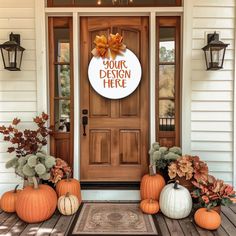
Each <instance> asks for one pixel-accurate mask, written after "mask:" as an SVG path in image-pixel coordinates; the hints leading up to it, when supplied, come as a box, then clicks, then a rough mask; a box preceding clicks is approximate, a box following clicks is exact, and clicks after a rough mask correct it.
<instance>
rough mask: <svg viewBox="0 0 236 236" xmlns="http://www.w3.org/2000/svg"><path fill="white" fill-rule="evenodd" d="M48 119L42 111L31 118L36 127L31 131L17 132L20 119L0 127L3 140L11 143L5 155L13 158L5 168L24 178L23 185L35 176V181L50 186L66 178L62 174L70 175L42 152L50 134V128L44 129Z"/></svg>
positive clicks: (64, 163)
mask: <svg viewBox="0 0 236 236" xmlns="http://www.w3.org/2000/svg"><path fill="white" fill-rule="evenodd" d="M48 119H49V116H48V115H47V114H45V113H44V112H43V113H42V114H41V115H40V116H36V117H35V118H34V119H33V121H34V123H35V124H36V126H37V128H36V129H35V130H30V129H25V130H24V131H20V130H19V129H18V125H19V124H20V122H21V120H20V119H18V118H15V119H14V120H13V121H12V124H10V125H9V126H4V125H2V126H0V133H2V134H3V137H4V138H3V139H4V141H7V142H10V143H11V145H10V147H8V150H7V152H9V153H12V154H15V157H14V158H12V159H11V160H9V161H8V162H7V163H6V168H11V167H13V168H14V169H15V173H16V174H17V175H18V176H20V177H22V178H23V179H24V186H26V185H27V184H28V182H29V183H31V182H32V181H31V180H32V177H36V178H37V179H38V181H39V180H41V181H42V182H43V183H47V184H49V185H51V186H52V187H53V186H54V185H55V184H56V182H57V181H59V180H60V179H61V178H63V177H65V176H66V174H65V173H69V174H71V168H70V167H69V166H68V164H67V163H66V162H65V161H63V160H61V159H60V158H54V157H53V156H50V155H47V154H46V153H45V152H44V151H43V147H44V146H45V145H47V137H48V135H50V134H51V129H50V128H48V127H46V123H47V121H48ZM50 183H51V184H50ZM52 183H53V184H52Z"/></svg>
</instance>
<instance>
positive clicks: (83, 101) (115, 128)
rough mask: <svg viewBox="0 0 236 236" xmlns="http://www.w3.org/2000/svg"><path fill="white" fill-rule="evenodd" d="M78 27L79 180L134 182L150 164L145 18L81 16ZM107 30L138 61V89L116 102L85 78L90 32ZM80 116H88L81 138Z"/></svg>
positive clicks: (146, 26) (146, 25)
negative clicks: (95, 88)
mask: <svg viewBox="0 0 236 236" xmlns="http://www.w3.org/2000/svg"><path fill="white" fill-rule="evenodd" d="M80 29H81V31H80V35H81V41H80V42H81V46H80V61H81V63H80V109H81V111H80V115H81V127H80V140H81V141H80V148H81V153H80V176H81V181H85V182H86V181H99V182H100V181H104V182H108V181H139V180H140V179H141V177H142V175H143V174H144V173H145V172H146V171H147V167H148V162H149V160H148V148H149V70H148V68H149V55H148V50H149V46H148V42H149V39H148V18H147V17H82V18H81V28H80ZM110 33H113V34H116V33H119V34H121V35H122V36H123V38H124V40H123V42H124V44H125V45H126V46H127V48H128V49H130V50H132V51H133V52H134V53H135V54H136V56H137V57H138V58H139V60H140V63H141V65H142V79H141V83H140V85H139V87H138V88H137V89H136V90H135V92H134V93H132V94H131V95H130V96H128V97H126V98H124V99H120V100H111V99H106V98H104V97H102V96H100V95H99V94H97V93H96V92H95V91H94V90H93V88H92V87H91V86H90V83H89V80H88V65H89V62H90V60H91V58H92V54H91V50H92V49H93V48H94V44H93V41H94V39H95V36H96V35H106V36H109V34H110ZM85 110H87V111H88V114H83V113H86V111H85ZM83 116H87V117H88V125H87V126H86V136H84V135H83V125H82V119H83Z"/></svg>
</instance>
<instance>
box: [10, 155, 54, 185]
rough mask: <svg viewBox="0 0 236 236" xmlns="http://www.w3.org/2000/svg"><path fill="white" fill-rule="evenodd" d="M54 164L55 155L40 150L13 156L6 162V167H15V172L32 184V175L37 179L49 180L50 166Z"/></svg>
mask: <svg viewBox="0 0 236 236" xmlns="http://www.w3.org/2000/svg"><path fill="white" fill-rule="evenodd" d="M55 164H56V159H55V157H53V156H50V155H47V154H46V153H45V152H43V151H40V152H37V153H36V154H27V155H26V156H21V157H15V158H13V159H11V160H9V161H8V162H7V163H6V168H11V167H13V168H15V173H16V174H17V175H18V176H20V177H22V178H23V179H27V180H28V181H29V183H30V184H33V181H32V178H33V177H36V178H37V180H38V181H39V180H49V179H50V178H51V168H52V167H53V166H54V165H55Z"/></svg>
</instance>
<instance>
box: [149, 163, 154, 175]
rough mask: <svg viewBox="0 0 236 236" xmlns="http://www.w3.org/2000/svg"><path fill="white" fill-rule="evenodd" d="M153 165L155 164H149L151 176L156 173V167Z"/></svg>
mask: <svg viewBox="0 0 236 236" xmlns="http://www.w3.org/2000/svg"><path fill="white" fill-rule="evenodd" d="M153 167H154V165H150V166H149V175H150V176H153V175H155V172H154V168H153Z"/></svg>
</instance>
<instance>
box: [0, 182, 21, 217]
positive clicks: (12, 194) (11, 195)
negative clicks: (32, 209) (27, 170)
mask: <svg viewBox="0 0 236 236" xmlns="http://www.w3.org/2000/svg"><path fill="white" fill-rule="evenodd" d="M18 186H19V184H18V185H16V187H15V189H14V190H12V191H8V192H5V193H4V194H3V195H2V198H1V201H0V203H1V204H0V206H1V209H2V210H3V211H5V212H8V213H12V212H15V211H16V201H17V197H18V194H19V192H20V191H21V190H17V188H18Z"/></svg>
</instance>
